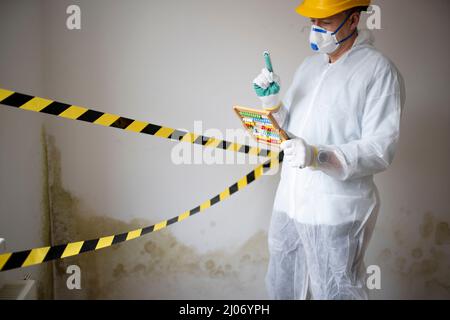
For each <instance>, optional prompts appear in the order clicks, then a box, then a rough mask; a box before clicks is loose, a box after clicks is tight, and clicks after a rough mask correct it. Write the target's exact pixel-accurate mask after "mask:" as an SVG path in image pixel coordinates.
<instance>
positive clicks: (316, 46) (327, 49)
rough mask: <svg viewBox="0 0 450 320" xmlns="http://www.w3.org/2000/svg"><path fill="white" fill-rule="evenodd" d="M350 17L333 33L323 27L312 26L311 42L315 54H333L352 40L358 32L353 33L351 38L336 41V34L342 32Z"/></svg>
mask: <svg viewBox="0 0 450 320" xmlns="http://www.w3.org/2000/svg"><path fill="white" fill-rule="evenodd" d="M349 17H350V15H348V16H347V18H345V20H344V21H343V22H342V23H341V24H340V25H339V27H338V28H337V29H336V31H334V32H331V31H328V30H326V29H324V28H322V27H319V26H316V25H312V26H311V33H310V35H309V42H310V44H311V49H313V50H314V51H315V52H320V53H332V52H334V51H336V49H337V48H339V45H340V44H341V43H342V42H344V41H346V40H348V39H350V38H351V36H353V34H354V33H355V32H356V29H355V31H353V32H352V33H351V34H350V35H349V36H347V37H345V38H344V39H342V40H340V41H338V40H337V39H336V34H337V33H338V32H339V30H341V28H342V26H343V25H344V24H345V23H346V22H347V20H348V18H349Z"/></svg>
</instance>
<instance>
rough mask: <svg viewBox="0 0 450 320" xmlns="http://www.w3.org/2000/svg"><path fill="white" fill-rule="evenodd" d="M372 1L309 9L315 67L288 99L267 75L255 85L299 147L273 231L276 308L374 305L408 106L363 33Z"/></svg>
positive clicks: (309, 5) (301, 73) (282, 187)
mask: <svg viewBox="0 0 450 320" xmlns="http://www.w3.org/2000/svg"><path fill="white" fill-rule="evenodd" d="M369 5H370V0H304V1H303V2H302V4H301V5H300V6H299V7H298V8H297V12H298V13H299V14H300V15H303V16H305V17H307V18H309V19H310V20H311V23H312V26H311V31H310V46H311V49H312V50H313V51H315V54H314V55H312V56H310V57H307V58H306V59H305V60H304V61H303V63H302V64H301V65H300V67H299V68H298V69H297V71H296V72H295V75H294V79H293V82H292V84H291V86H290V87H289V89H288V91H287V93H286V95H285V96H284V98H283V99H281V98H280V97H279V92H278V91H279V90H266V89H270V87H271V86H274V88H275V89H276V88H279V86H280V81H279V77H278V76H277V75H276V74H274V73H273V72H270V71H269V70H268V69H267V68H265V69H263V70H262V72H261V74H260V75H258V76H257V77H256V79H255V80H254V85H255V88H259V89H261V90H259V91H257V93H258V92H267V93H268V94H267V95H261V94H258V95H259V97H260V98H261V101H262V104H263V107H264V109H266V110H271V111H273V112H274V116H275V118H276V120H277V121H278V123H279V124H280V125H281V127H282V128H283V129H284V130H285V131H286V132H287V133H288V135H289V137H290V138H291V139H290V140H288V141H285V142H283V144H282V145H281V148H282V150H283V152H284V162H283V165H282V170H281V179H280V183H279V186H278V189H277V192H276V196H275V202H274V206H273V214H272V218H271V223H270V229H269V240H268V241H269V251H270V261H269V267H268V271H267V276H266V286H267V290H268V294H269V296H270V298H272V299H307V298H312V299H367V298H368V295H367V290H366V283H365V280H366V269H365V265H364V263H363V258H364V254H365V250H366V248H367V245H368V242H369V240H370V238H371V235H372V231H373V229H374V226H375V222H376V219H377V214H378V208H379V196H378V191H377V187H376V185H375V184H374V181H373V176H374V174H376V173H379V172H382V171H384V170H386V169H387V167H388V166H389V165H390V164H391V163H392V161H393V158H394V154H395V150H396V148H397V144H398V140H399V134H400V118H401V112H402V109H403V105H404V101H405V98H404V97H405V94H404V93H405V89H404V84H403V80H402V77H401V75H400V73H399V71H398V70H397V68H396V67H395V66H394V64H393V63H392V62H391V61H390V60H389V59H388V58H387V57H385V56H384V55H383V54H381V53H380V52H379V51H377V50H376V49H375V48H374V47H373V45H372V40H371V38H372V37H371V33H370V32H369V31H368V30H362V31H360V30H358V23H359V20H360V14H361V11H366V10H367V8H368V6H369Z"/></svg>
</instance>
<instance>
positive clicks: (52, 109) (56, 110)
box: [40, 102, 70, 116]
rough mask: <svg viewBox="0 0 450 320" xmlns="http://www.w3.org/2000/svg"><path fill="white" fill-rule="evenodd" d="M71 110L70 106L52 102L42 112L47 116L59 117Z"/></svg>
mask: <svg viewBox="0 0 450 320" xmlns="http://www.w3.org/2000/svg"><path fill="white" fill-rule="evenodd" d="M69 108H70V104H66V103H61V102H52V103H50V104H49V105H48V106H46V107H45V108H44V109H42V110H41V111H40V112H42V113H47V114H53V115H55V116H57V115H59V114H61V113H63V112H64V111H66V110H67V109H69Z"/></svg>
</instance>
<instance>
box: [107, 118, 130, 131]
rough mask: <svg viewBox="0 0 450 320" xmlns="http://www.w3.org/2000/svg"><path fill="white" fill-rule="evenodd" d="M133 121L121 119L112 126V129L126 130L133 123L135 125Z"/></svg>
mask: <svg viewBox="0 0 450 320" xmlns="http://www.w3.org/2000/svg"><path fill="white" fill-rule="evenodd" d="M133 121H134V120H133V119H128V118H124V117H120V118H119V119H117V120H116V121H114V123H113V124H112V125H110V127H113V128H119V129H125V128H126V127H128V126H129V125H130V124H131V123H133Z"/></svg>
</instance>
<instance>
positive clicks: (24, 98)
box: [1, 92, 34, 108]
mask: <svg viewBox="0 0 450 320" xmlns="http://www.w3.org/2000/svg"><path fill="white" fill-rule="evenodd" d="M33 98H34V97H33V96H29V95H27V94H22V93H17V92H14V93H13V94H12V95H10V96H9V97H7V98H5V99H3V100H2V101H1V103H3V104H6V105H8V106H11V107H17V108H18V107H20V106H23V105H24V104H25V103H27V102H28V101H30V100H31V99H33Z"/></svg>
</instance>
